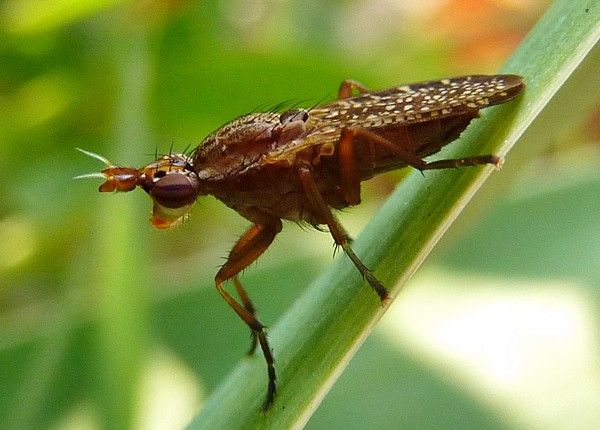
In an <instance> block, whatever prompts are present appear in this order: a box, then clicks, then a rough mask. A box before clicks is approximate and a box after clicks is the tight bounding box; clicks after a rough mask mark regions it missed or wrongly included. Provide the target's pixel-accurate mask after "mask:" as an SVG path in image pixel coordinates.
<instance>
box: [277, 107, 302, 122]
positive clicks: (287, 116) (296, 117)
mask: <svg viewBox="0 0 600 430" xmlns="http://www.w3.org/2000/svg"><path fill="white" fill-rule="evenodd" d="M307 120H308V112H307V111H306V110H305V109H290V110H288V111H285V112H283V113H282V114H281V115H279V122H280V123H282V124H285V123H288V122H292V121H302V122H306V121H307Z"/></svg>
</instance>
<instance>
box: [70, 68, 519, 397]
mask: <svg viewBox="0 0 600 430" xmlns="http://www.w3.org/2000/svg"><path fill="white" fill-rule="evenodd" d="M523 88H524V84H523V80H522V78H521V77H519V76H516V75H491V76H484V75H473V76H461V77H457V78H451V79H441V80H438V81H429V82H421V83H415V84H409V85H402V86H398V87H393V88H389V89H387V90H383V91H376V92H371V91H370V90H368V89H367V88H366V87H365V86H363V85H362V84H359V83H358V82H356V81H351V80H347V81H344V82H343V83H342V84H341V86H340V88H339V92H338V99H337V100H336V101H334V102H332V103H329V104H325V105H321V106H318V107H316V108H312V109H309V110H306V109H291V110H287V111H285V112H283V113H276V112H263V113H250V114H247V115H243V116H241V117H239V118H237V119H234V120H233V121H231V122H229V123H227V124H225V125H224V126H223V127H221V128H219V129H218V130H216V131H215V132H213V133H212V134H210V135H209V136H208V137H206V138H205V139H204V141H203V142H202V143H201V144H200V145H199V146H198V147H197V148H196V149H195V150H194V151H193V152H191V153H190V154H172V153H170V154H168V155H164V156H162V157H159V158H158V159H157V160H155V161H153V162H152V163H150V164H148V165H146V166H145V167H142V168H140V169H136V168H131V167H120V166H115V165H113V164H112V163H111V162H110V161H108V160H107V159H106V158H104V157H101V156H99V155H97V154H93V153H90V152H87V151H83V152H84V153H86V154H88V155H90V156H92V157H94V158H96V159H98V160H100V161H102V162H103V163H104V164H105V165H106V167H105V168H104V169H103V170H102V171H101V172H100V173H92V174H90V175H82V177H90V176H92V177H101V178H103V179H104V183H103V184H102V185H101V186H100V189H99V190H100V191H101V192H110V191H131V190H133V189H135V188H137V187H140V188H142V189H143V190H144V191H145V192H146V193H147V194H149V195H150V197H151V198H152V201H153V210H152V218H151V222H152V224H153V225H154V226H155V227H157V228H160V229H165V228H169V227H173V226H175V225H177V224H178V223H180V222H181V220H182V219H183V218H184V217H185V215H186V214H187V212H188V211H189V209H190V207H191V206H192V204H193V203H194V202H195V201H196V199H197V198H198V197H200V196H203V195H209V194H210V195H213V196H214V197H216V198H217V199H219V200H221V201H222V202H223V203H225V204H226V205H227V206H229V207H230V208H232V209H234V210H235V211H237V212H238V213H239V214H240V215H241V216H243V217H244V218H246V219H247V220H249V221H250V222H251V223H252V226H251V227H250V228H249V229H248V230H247V231H246V233H245V234H244V235H243V236H242V237H241V238H240V239H239V240H238V242H237V243H236V244H235V246H234V247H233V249H232V250H231V251H230V253H229V256H228V258H227V261H226V262H225V264H224V265H223V266H222V267H221V268H220V269H219V271H218V273H217V275H216V276H215V285H216V288H217V291H218V292H219V294H220V295H221V296H222V297H223V299H225V301H226V302H227V303H228V304H229V306H230V307H231V308H232V309H233V311H234V312H235V313H236V314H237V315H238V316H239V317H240V318H241V319H242V320H243V321H244V323H246V325H247V326H248V327H250V329H251V332H252V345H251V349H250V352H253V351H254V350H255V349H256V347H257V346H258V345H260V348H261V350H262V353H263V356H264V358H265V361H266V364H267V374H268V385H267V395H266V400H265V403H264V407H265V409H266V408H268V407H269V406H270V405H271V404H272V402H273V399H274V397H275V392H276V379H277V378H276V372H275V366H274V359H273V353H272V351H271V348H270V346H269V341H268V338H267V333H266V331H265V326H264V325H263V323H262V322H261V321H259V320H258V318H257V317H256V313H255V308H254V306H253V304H252V302H251V300H250V298H249V296H248V294H247V293H246V290H245V289H244V288H243V287H242V284H241V283H240V281H239V280H238V274H239V273H240V272H241V271H242V270H244V269H245V268H246V267H248V266H249V265H250V264H251V263H253V262H254V261H255V260H256V259H257V258H258V257H259V256H260V255H261V254H262V253H263V252H264V251H265V250H266V249H267V248H268V247H269V245H270V244H271V243H272V242H273V239H274V238H275V236H277V234H278V233H279V232H280V231H281V229H282V222H281V221H282V220H291V221H295V222H303V223H307V224H310V225H312V226H314V227H318V226H320V225H326V226H327V227H328V229H329V232H330V233H331V236H332V237H333V240H334V242H335V244H336V246H339V247H341V248H342V249H343V251H344V253H345V254H346V255H347V256H348V257H349V258H350V260H351V261H352V263H354V265H355V266H356V268H357V269H358V271H359V272H360V274H361V275H362V276H363V277H364V279H365V280H366V281H367V283H368V284H369V285H370V286H371V287H372V288H373V290H374V291H375V293H377V296H378V297H379V299H380V300H381V302H385V301H386V300H387V299H388V291H387V289H386V288H385V287H384V286H383V284H382V283H381V282H380V281H379V280H378V279H377V278H376V277H375V276H374V275H373V273H371V271H370V270H369V269H368V268H367V267H366V266H365V265H364V264H363V262H362V261H361V260H360V258H359V257H358V256H357V255H356V254H355V253H354V251H353V250H352V247H351V245H350V240H349V236H348V234H347V233H346V232H345V230H344V228H343V227H342V226H341V225H340V223H339V222H338V221H337V219H336V217H335V215H334V210H336V209H342V208H345V207H348V206H354V205H357V204H359V203H360V200H361V198H360V184H361V182H362V181H365V180H367V179H370V178H372V177H373V176H375V175H378V174H380V173H383V172H387V171H390V170H395V169H400V168H403V167H407V166H411V167H413V168H415V169H418V170H421V171H422V170H429V169H446V168H456V167H462V166H477V165H485V164H491V165H494V166H499V165H500V163H501V159H500V158H499V157H497V156H495V155H476V156H470V157H465V158H458V159H444V160H436V161H431V162H428V161H426V160H425V158H426V157H428V156H429V155H432V154H435V153H436V152H438V151H439V150H440V149H441V148H442V147H444V146H445V145H447V144H449V143H450V142H452V141H453V140H455V139H456V138H457V137H458V136H459V135H460V134H461V132H462V131H463V130H464V129H465V128H466V127H467V126H468V125H469V123H470V122H471V120H472V119H473V118H476V117H477V116H478V114H479V110H480V109H483V108H486V107H488V106H493V105H497V104H501V103H504V102H507V101H509V100H511V99H513V98H515V97H516V96H517V95H518V94H519V93H521V92H522V91H523ZM227 281H232V283H233V286H234V288H235V290H236V292H237V295H238V298H237V299H236V298H235V297H234V296H233V295H232V294H231V293H229V292H228V291H227V290H226V289H225V284H226V282H227Z"/></svg>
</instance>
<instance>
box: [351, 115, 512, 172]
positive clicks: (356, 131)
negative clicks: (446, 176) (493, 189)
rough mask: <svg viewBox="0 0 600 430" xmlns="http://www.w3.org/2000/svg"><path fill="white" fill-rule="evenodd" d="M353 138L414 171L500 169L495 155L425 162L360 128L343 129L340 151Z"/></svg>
mask: <svg viewBox="0 0 600 430" xmlns="http://www.w3.org/2000/svg"><path fill="white" fill-rule="evenodd" d="M355 137H362V138H364V139H366V140H368V141H369V142H372V143H373V144H375V145H377V146H379V147H381V148H385V149H386V150H388V151H390V152H391V153H393V154H395V155H396V156H397V157H398V158H400V159H401V160H402V161H403V162H405V163H406V164H408V165H409V166H412V167H414V168H415V169H419V170H435V169H449V168H455V167H463V166H478V165H482V164H493V165H494V166H496V167H500V165H501V164H502V158H500V157H497V156H495V155H477V156H474V157H465V158H457V159H449V160H437V161H432V162H427V161H425V160H424V159H423V158H421V157H419V156H418V155H416V154H415V153H414V152H410V151H407V150H405V149H403V148H401V147H400V146H398V145H395V144H394V143H393V142H391V141H389V140H388V139H386V138H384V137H382V136H380V135H378V134H377V133H373V132H372V131H369V130H367V129H366V128H362V127H348V128H346V129H344V130H343V133H342V136H341V138H340V149H342V148H341V144H342V143H344V142H345V141H347V142H351V141H352V140H353V139H354V138H355ZM346 146H350V143H347V144H346ZM342 180H343V175H342Z"/></svg>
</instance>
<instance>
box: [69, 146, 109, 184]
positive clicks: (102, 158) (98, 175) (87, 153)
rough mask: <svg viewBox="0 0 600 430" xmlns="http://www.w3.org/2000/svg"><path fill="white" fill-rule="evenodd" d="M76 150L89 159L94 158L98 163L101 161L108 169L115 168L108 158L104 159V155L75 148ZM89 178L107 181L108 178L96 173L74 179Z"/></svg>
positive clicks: (85, 174)
mask: <svg viewBox="0 0 600 430" xmlns="http://www.w3.org/2000/svg"><path fill="white" fill-rule="evenodd" d="M75 149H76V150H78V151H79V152H82V153H84V154H85V155H87V156H88V157H92V158H95V159H96V160H98V161H101V162H102V163H104V165H105V166H106V167H114V165H113V163H112V162H111V161H110V160H109V159H108V158H106V157H103V156H102V155H99V154H96V153H95V152H91V151H86V150H85V149H81V148H75ZM87 178H100V179H105V178H106V176H105V175H104V174H103V173H101V172H94V173H84V174H83V175H77V176H74V177H73V179H87Z"/></svg>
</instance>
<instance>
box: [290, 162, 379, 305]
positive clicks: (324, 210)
mask: <svg viewBox="0 0 600 430" xmlns="http://www.w3.org/2000/svg"><path fill="white" fill-rule="evenodd" d="M298 175H299V177H300V181H301V183H302V187H303V189H304V194H305V195H306V197H307V199H308V200H309V202H310V203H311V205H312V207H313V209H314V210H315V211H316V212H317V213H318V214H319V215H320V217H321V218H322V219H323V220H324V221H325V224H327V227H329V232H330V233H331V236H333V240H334V241H335V244H336V245H338V246H341V247H342V249H343V250H344V252H345V253H346V255H347V256H348V257H349V258H350V260H352V263H354V266H356V268H357V269H358V271H359V272H360V273H361V275H362V276H363V278H365V279H366V281H367V282H368V283H369V285H370V286H371V287H372V288H373V290H375V292H376V293H377V295H378V296H379V298H380V299H381V301H382V302H385V301H386V300H387V299H388V297H389V293H388V291H387V289H386V288H385V287H384V286H383V284H382V283H381V282H380V281H379V280H378V279H377V278H376V277H375V275H373V273H371V271H370V270H369V268H368V267H367V266H365V265H364V263H363V262H362V261H361V260H360V259H359V258H358V257H357V256H356V254H355V253H354V251H353V250H352V247H351V246H350V241H349V239H348V235H347V234H346V232H345V231H344V228H343V227H342V226H341V225H340V223H339V222H338V221H337V219H336V218H335V216H334V215H333V213H332V212H331V208H330V207H329V206H327V203H325V200H323V196H322V195H321V193H320V192H319V189H318V187H317V184H316V183H315V180H314V178H313V174H312V170H311V169H310V167H309V166H300V167H299V168H298Z"/></svg>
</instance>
